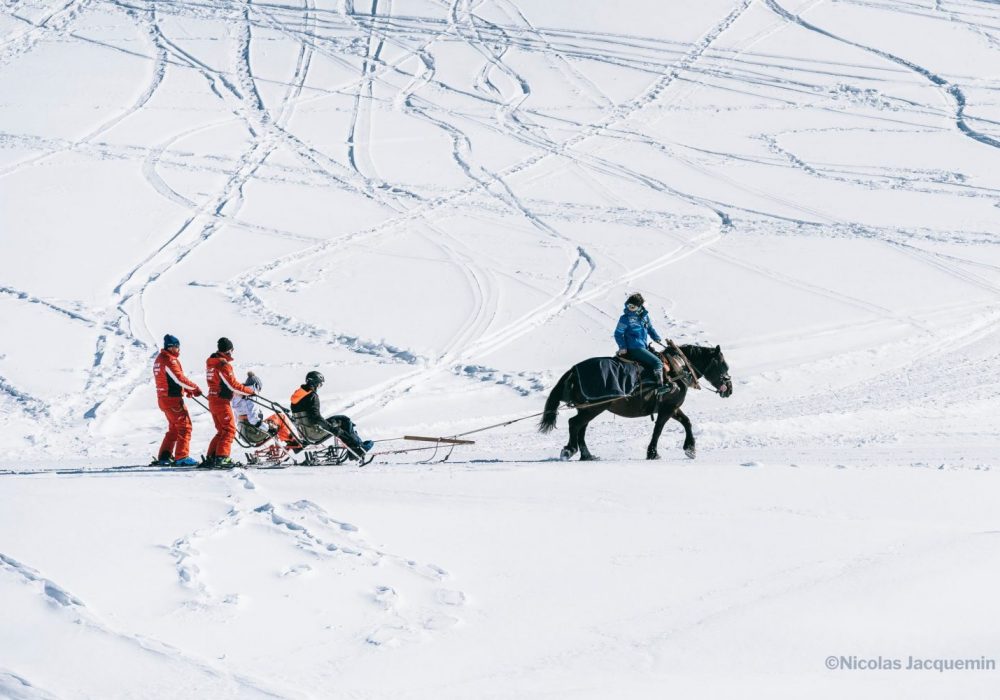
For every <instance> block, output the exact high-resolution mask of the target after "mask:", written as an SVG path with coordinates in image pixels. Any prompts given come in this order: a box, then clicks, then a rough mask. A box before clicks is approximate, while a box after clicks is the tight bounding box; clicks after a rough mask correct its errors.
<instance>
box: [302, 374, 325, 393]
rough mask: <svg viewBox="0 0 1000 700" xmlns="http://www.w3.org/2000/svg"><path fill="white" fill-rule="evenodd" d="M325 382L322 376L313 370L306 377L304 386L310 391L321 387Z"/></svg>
mask: <svg viewBox="0 0 1000 700" xmlns="http://www.w3.org/2000/svg"><path fill="white" fill-rule="evenodd" d="M325 381H326V380H325V379H324V378H323V375H322V374H320V373H319V372H317V371H316V370H313V371H312V372H309V373H308V374H307V375H306V386H308V387H309V388H311V389H319V388H320V387H321V386H323V382H325Z"/></svg>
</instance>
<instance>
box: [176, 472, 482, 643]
mask: <svg viewBox="0 0 1000 700" xmlns="http://www.w3.org/2000/svg"><path fill="white" fill-rule="evenodd" d="M220 478H223V479H227V482H228V483H229V484H231V486H230V488H229V494H228V497H227V499H226V502H227V506H226V508H227V511H226V512H225V514H223V515H222V516H221V517H220V518H219V519H218V520H216V521H214V522H212V523H210V524H208V525H207V526H204V527H201V528H198V529H196V530H193V531H191V532H188V533H186V534H184V535H182V536H181V537H178V538H177V539H176V540H175V541H174V542H173V543H172V544H171V545H170V546H169V547H168V548H167V549H168V551H169V553H170V556H171V557H172V558H173V559H174V566H175V569H176V571H177V580H178V583H179V585H181V586H182V587H184V588H185V589H188V590H189V591H191V594H192V599H191V600H190V601H189V603H188V606H189V607H191V608H192V609H193V610H196V611H210V610H211V609H213V608H222V609H228V610H230V611H237V612H232V613H231V614H238V608H239V605H240V603H241V601H242V600H243V598H244V593H243V592H241V591H238V590H237V591H216V590H215V589H214V588H213V587H212V586H211V585H210V584H209V583H208V579H209V578H210V577H211V569H212V563H211V559H210V558H209V557H206V556H205V555H204V554H203V550H204V549H205V548H206V547H207V545H208V544H209V543H210V542H211V540H213V539H216V538H226V537H230V536H231V535H232V533H233V531H236V530H242V531H244V532H245V531H246V530H247V529H248V528H251V527H255V526H256V527H263V528H265V529H266V531H268V532H270V533H275V534H277V535H280V536H281V538H282V539H283V540H284V541H285V542H286V544H287V546H288V547H289V548H290V550H291V551H294V552H297V553H298V554H297V555H296V556H297V557H298V558H300V559H302V560H303V561H302V563H300V564H296V565H293V566H291V567H289V568H287V569H285V570H284V571H282V572H281V573H280V576H281V577H297V576H300V575H305V574H309V575H314V574H316V573H318V572H322V571H325V570H330V571H335V572H338V575H340V576H348V577H349V576H350V567H355V566H362V567H365V568H376V569H384V568H385V567H387V566H389V567H394V568H395V570H396V573H394V574H393V573H385V574H383V576H384V577H385V578H388V579H391V580H392V581H393V583H394V586H388V585H385V586H381V585H380V586H379V587H378V588H377V589H376V590H375V591H374V594H373V596H372V601H373V603H374V604H375V606H376V609H378V610H379V611H381V612H380V614H378V615H376V616H374V618H373V625H374V627H373V629H372V630H370V631H369V632H367V633H366V636H365V641H366V642H367V643H369V644H372V645H375V646H385V645H389V646H396V645H398V644H400V643H404V642H407V643H409V642H419V641H422V640H423V639H424V638H425V637H426V635H427V634H429V633H433V632H436V631H440V630H444V629H448V628H450V627H453V626H455V625H457V624H459V623H460V622H461V617H460V616H459V614H458V613H459V612H460V608H461V607H462V606H463V605H464V604H465V600H466V596H465V593H463V592H462V591H459V590H455V589H453V588H450V587H445V586H446V584H448V583H449V582H450V579H451V576H450V574H449V573H448V572H447V571H446V570H445V569H443V568H441V567H440V566H438V565H436V564H433V563H429V562H421V561H417V560H415V559H412V558H410V557H406V556H401V555H398V554H393V553H390V552H386V551H383V550H381V549H378V548H376V547H372V546H371V545H370V544H368V543H367V542H366V541H365V539H364V537H363V536H362V535H361V533H360V529H359V528H358V526H356V525H354V524H352V523H349V522H346V521H343V520H339V519H337V518H335V517H333V516H332V515H330V513H329V512H328V511H327V510H326V509H325V508H323V507H322V506H321V505H319V504H317V503H315V502H313V501H311V500H308V499H300V500H296V501H291V502H287V503H276V502H274V501H273V500H269V499H267V496H266V492H265V491H264V490H263V489H262V488H261V486H260V485H259V484H258V482H257V481H255V480H254V479H253V478H252V477H251V476H250V475H249V474H248V473H246V472H245V471H242V470H237V471H234V472H232V473H231V474H226V475H222V476H221V477H220ZM236 484H239V486H236ZM262 499H264V500H263V501H262ZM409 576H416V577H419V578H420V579H424V580H427V581H430V582H431V583H432V584H433V585H434V594H433V599H432V600H430V601H428V602H427V604H425V605H423V606H420V607H418V608H416V609H410V607H409V606H407V605H402V604H401V603H400V601H401V599H402V598H406V597H409V590H408V586H407V580H408V577H409ZM243 583H244V584H249V583H252V582H246V581H244V582H243Z"/></svg>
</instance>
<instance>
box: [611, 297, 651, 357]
mask: <svg viewBox="0 0 1000 700" xmlns="http://www.w3.org/2000/svg"><path fill="white" fill-rule="evenodd" d="M650 338H652V339H653V340H655V341H656V342H660V334H659V333H657V332H656V329H655V328H653V323H652V322H651V321H650V320H649V312H648V311H646V309H644V308H640V309H639V310H638V311H629V310H628V307H627V306H626V307H625V313H623V314H622V317H621V318H620V319H618V326H617V328H615V342H616V343H618V349H619V350H621V349H625V350H635V349H638V348H645V347H646V346H647V345H649V339H650Z"/></svg>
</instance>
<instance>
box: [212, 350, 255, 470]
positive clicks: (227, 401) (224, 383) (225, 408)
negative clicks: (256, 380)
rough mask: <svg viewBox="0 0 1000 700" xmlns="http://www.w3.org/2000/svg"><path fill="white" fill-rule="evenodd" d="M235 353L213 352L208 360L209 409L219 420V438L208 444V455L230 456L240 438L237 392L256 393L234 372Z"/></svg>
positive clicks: (214, 419)
mask: <svg viewBox="0 0 1000 700" xmlns="http://www.w3.org/2000/svg"><path fill="white" fill-rule="evenodd" d="M232 359H233V356H232V355H230V354H229V353H227V352H213V353H212V354H211V356H209V358H208V360H206V361H205V372H206V374H208V410H209V411H211V412H212V420H213V421H215V437H213V438H212V442H210V443H209V445H208V454H207V455H206V456H207V457H209V458H211V457H228V456H229V451H230V449H232V445H233V439H234V438H235V437H236V419H235V417H234V416H233V406H232V399H233V396H234V395H235V394H243V395H245V396H253V394H254V390H253V389H252V388H250V387H248V386H245V385H243V384H240V383H239V381H237V379H236V374H235V373H234V372H233V366H232V364H230V363H231V362H232Z"/></svg>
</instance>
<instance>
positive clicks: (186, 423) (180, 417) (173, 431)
mask: <svg viewBox="0 0 1000 700" xmlns="http://www.w3.org/2000/svg"><path fill="white" fill-rule="evenodd" d="M179 354H180V350H177V351H174V349H173V348H171V349H169V350H161V351H160V354H159V355H157V356H156V361H155V362H153V378H154V379H155V380H156V399H157V403H158V404H159V406H160V410H161V411H163V415H165V416H166V417H167V434H166V435H164V436H163V442H162V443H160V451H159V453H158V454H157V458H158V459H170V458H171V457H172V458H173V459H184V458H185V457H187V456H188V453H189V452H190V450H191V414H189V413H188V410H187V407H186V406H185V405H184V397H185V396H201V389H199V388H198V385H197V384H195V383H194V382H193V381H191V380H190V379H188V378H187V377H186V376H184V369H183V368H182V367H181V361H180V360H179V359H178V355H179Z"/></svg>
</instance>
